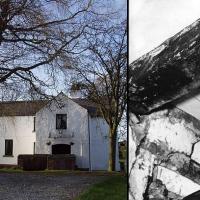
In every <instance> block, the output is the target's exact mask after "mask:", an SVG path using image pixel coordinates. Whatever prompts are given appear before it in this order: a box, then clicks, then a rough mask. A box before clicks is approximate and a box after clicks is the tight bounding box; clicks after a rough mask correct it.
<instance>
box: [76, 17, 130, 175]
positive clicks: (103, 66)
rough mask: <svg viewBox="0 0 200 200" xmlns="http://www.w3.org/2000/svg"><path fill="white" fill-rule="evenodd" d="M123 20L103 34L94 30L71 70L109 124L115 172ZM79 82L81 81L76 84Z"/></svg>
mask: <svg viewBox="0 0 200 200" xmlns="http://www.w3.org/2000/svg"><path fill="white" fill-rule="evenodd" d="M126 25H127V24H126V20H123V22H120V23H116V22H115V23H113V24H112V26H108V28H107V29H106V30H105V31H101V32H98V31H94V32H93V33H91V34H90V35H89V36H86V39H87V45H88V46H87V51H86V52H84V55H83V56H82V57H81V60H80V62H81V64H80V63H79V67H77V66H76V67H75V70H76V71H77V77H78V82H81V84H79V86H82V89H84V91H85V94H86V95H87V97H88V98H89V99H90V100H92V101H93V102H95V103H96V104H97V105H98V107H99V109H100V111H101V113H102V115H103V117H104V118H105V120H106V121H107V123H108V125H109V138H110V145H109V146H110V153H109V169H108V170H109V171H114V170H115V163H116V144H117V129H118V126H119V123H120V121H121V119H122V116H123V113H124V111H125V108H126V100H127V93H126V74H127V71H126V69H127V26H126ZM80 80H81V81H80Z"/></svg>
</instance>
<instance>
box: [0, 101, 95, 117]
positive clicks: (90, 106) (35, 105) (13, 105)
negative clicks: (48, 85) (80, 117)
mask: <svg viewBox="0 0 200 200" xmlns="http://www.w3.org/2000/svg"><path fill="white" fill-rule="evenodd" d="M71 100H72V101H74V102H75V103H77V104H79V105H80V106H82V107H83V108H85V109H87V110H88V112H89V114H90V115H91V116H92V117H93V116H97V115H98V116H99V114H98V112H97V105H96V104H95V103H93V102H91V101H89V100H87V99H71ZM48 102H49V100H35V101H5V102H0V116H33V115H35V114H36V113H37V112H38V111H39V110H40V109H42V108H43V107H44V106H45V105H47V103H48Z"/></svg>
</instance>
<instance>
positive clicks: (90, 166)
mask: <svg viewBox="0 0 200 200" xmlns="http://www.w3.org/2000/svg"><path fill="white" fill-rule="evenodd" d="M88 137H89V138H88V139H89V141H88V142H89V171H92V163H91V135H90V117H89V112H88Z"/></svg>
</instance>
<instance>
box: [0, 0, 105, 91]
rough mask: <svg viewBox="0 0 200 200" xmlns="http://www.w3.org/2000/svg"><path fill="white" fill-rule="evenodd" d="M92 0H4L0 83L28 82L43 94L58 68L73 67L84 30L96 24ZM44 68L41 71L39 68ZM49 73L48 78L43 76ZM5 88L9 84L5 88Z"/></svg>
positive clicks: (1, 6) (0, 20) (0, 5)
mask: <svg viewBox="0 0 200 200" xmlns="http://www.w3.org/2000/svg"><path fill="white" fill-rule="evenodd" d="M99 2H100V1H94V2H93V1H92V0H1V1H0V86H1V87H3V85H11V84H13V85H14V84H16V87H18V86H17V84H18V83H19V82H20V83H22V82H26V84H29V85H30V87H31V88H32V89H34V90H35V91H37V92H38V93H41V92H42V91H41V90H40V89H41V87H43V86H46V85H48V86H52V85H53V82H54V81H55V78H56V76H55V74H56V70H57V69H58V68H60V69H62V67H63V66H65V67H68V68H70V66H71V58H72V57H73V56H74V55H76V54H77V53H78V52H79V50H80V47H81V45H80V41H81V40H82V36H83V33H85V32H88V30H89V29H90V25H91V24H92V25H93V27H94V26H95V27H96V28H98V26H101V23H98V24H95V18H96V16H97V15H98V16H100V15H99V13H97V12H96V10H97V9H96V7H97V5H98V3H99ZM39 70H41V71H39ZM44 71H45V72H47V73H48V75H50V76H49V79H45V80H44V77H41V73H43V72H44ZM5 88H6V87H5Z"/></svg>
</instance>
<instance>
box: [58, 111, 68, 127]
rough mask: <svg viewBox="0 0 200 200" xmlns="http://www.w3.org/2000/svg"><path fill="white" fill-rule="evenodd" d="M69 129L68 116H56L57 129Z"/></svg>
mask: <svg viewBox="0 0 200 200" xmlns="http://www.w3.org/2000/svg"><path fill="white" fill-rule="evenodd" d="M66 128H67V115H66V114H57V115H56V129H66Z"/></svg>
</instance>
